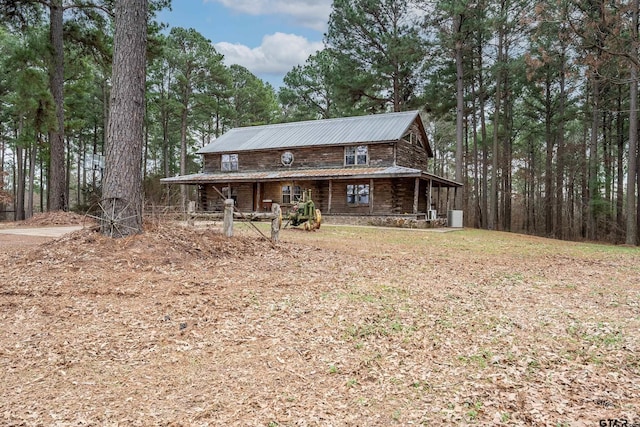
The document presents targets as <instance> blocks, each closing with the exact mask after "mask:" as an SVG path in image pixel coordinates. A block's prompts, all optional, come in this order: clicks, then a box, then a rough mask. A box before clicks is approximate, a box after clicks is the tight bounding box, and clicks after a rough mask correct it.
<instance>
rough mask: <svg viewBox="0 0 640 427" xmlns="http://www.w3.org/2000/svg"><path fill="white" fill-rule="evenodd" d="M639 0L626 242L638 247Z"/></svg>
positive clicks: (634, 23) (634, 31) (635, 22)
mask: <svg viewBox="0 0 640 427" xmlns="http://www.w3.org/2000/svg"><path fill="white" fill-rule="evenodd" d="M638 3H639V2H638V0H635V1H634V2H633V19H632V25H631V27H632V31H631V35H632V37H631V39H632V45H631V78H630V80H631V83H630V89H629V98H630V103H629V168H628V173H627V227H626V228H627V233H626V239H625V242H626V243H627V244H628V245H637V244H638V236H637V227H636V226H637V223H636V210H637V207H636V173H634V172H636V169H637V165H636V160H637V158H636V157H637V155H636V150H637V147H638V65H637V61H638V45H637V43H638Z"/></svg>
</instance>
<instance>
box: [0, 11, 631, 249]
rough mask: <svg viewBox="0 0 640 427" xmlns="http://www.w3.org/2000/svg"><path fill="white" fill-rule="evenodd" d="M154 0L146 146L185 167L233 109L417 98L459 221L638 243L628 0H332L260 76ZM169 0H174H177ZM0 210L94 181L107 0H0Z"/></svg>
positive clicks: (37, 207) (161, 198)
mask: <svg viewBox="0 0 640 427" xmlns="http://www.w3.org/2000/svg"><path fill="white" fill-rule="evenodd" d="M170 3H171V2H170V1H169V0H154V1H151V2H150V16H149V27H148V28H149V35H148V48H147V93H146V118H145V140H144V145H143V146H144V153H143V164H142V165H141V167H142V171H143V174H144V199H145V202H146V204H147V205H156V206H157V205H170V204H172V203H175V202H176V200H177V199H175V200H172V197H171V196H172V195H171V194H169V193H168V188H167V187H163V186H161V185H160V184H159V180H160V178H163V177H167V176H173V175H176V174H186V173H193V172H197V171H199V169H200V163H199V162H200V158H199V156H197V155H196V154H195V151H196V150H197V149H198V148H200V147H202V146H203V145H205V144H207V143H209V142H210V141H212V140H214V139H215V138H216V137H217V136H219V135H221V134H222V133H224V132H226V131H227V130H229V129H231V128H234V127H239V126H251V125H259V124H268V123H280V122H287V121H297V120H312V119H322V118H332V117H341V116H348V115H361V114H374V113H380V112H387V111H405V110H414V109H419V110H421V111H422V112H423V118H424V120H425V123H426V124H427V132H428V134H429V137H430V141H431V144H432V146H433V149H434V153H435V159H434V161H433V162H432V163H431V168H432V169H431V170H430V172H432V173H435V174H437V175H441V176H444V177H447V178H450V179H455V180H457V181H460V182H462V183H463V184H464V185H465V186H464V191H463V192H459V197H460V199H459V200H458V201H457V204H458V206H462V208H463V210H464V211H465V222H466V225H467V226H472V227H478V228H488V229H497V230H505V231H515V232H524V233H529V234H536V235H542V236H549V237H555V238H560V239H589V240H599V241H608V242H613V243H626V244H631V245H637V244H638V233H637V230H638V219H639V218H640V215H639V214H638V212H639V210H640V205H639V204H638V198H637V191H638V179H637V178H638V165H639V164H640V162H639V161H638V150H637V139H638V126H637V125H638V116H637V109H638V106H637V99H638V93H637V87H638V81H637V80H638V78H637V74H638V70H637V69H638V65H639V62H638V9H639V5H638V0H630V1H618V0H608V1H604V0H590V1H577V0H576V1H573V0H554V1H550V2H541V3H539V4H532V3H531V2H528V1H523V0H477V1H466V0H441V1H426V0H334V2H333V5H332V12H331V15H330V18H329V23H328V30H327V33H326V34H325V38H324V43H325V48H324V49H323V50H321V51H318V52H317V53H315V54H313V55H311V56H310V57H309V58H308V59H307V61H306V63H305V64H304V65H301V66H296V67H294V68H293V69H292V70H291V71H290V72H289V73H287V75H286V76H285V78H284V84H283V86H282V87H280V88H277V89H276V88H274V87H272V86H271V85H270V84H269V83H266V82H264V81H262V80H261V79H259V78H258V77H256V76H255V75H254V74H252V73H251V72H250V71H249V70H248V69H246V68H244V67H242V66H239V65H230V66H227V65H225V64H224V61H223V59H224V58H223V56H222V55H221V54H220V53H218V52H217V51H216V49H215V47H214V45H213V44H212V43H211V41H210V40H207V39H206V38H205V37H203V36H202V35H201V34H200V33H198V32H197V31H196V30H193V29H188V28H171V29H168V28H166V26H165V25H164V24H163V23H161V22H158V20H157V19H156V14H157V13H158V12H159V11H160V10H162V9H164V8H167V7H170ZM175 7H179V4H175ZM0 11H1V13H0V15H1V16H0V159H1V161H0V191H1V193H0V218H2V215H3V214H4V216H5V218H8V219H18V220H20V219H24V218H28V217H30V216H32V215H33V214H34V213H35V212H37V211H56V210H68V209H72V210H77V211H81V212H82V211H83V210H86V208H87V207H88V206H89V205H91V204H92V203H93V202H94V201H96V200H99V199H100V191H101V187H100V184H101V178H102V177H101V171H102V168H103V167H104V164H103V158H104V157H103V154H104V142H105V133H106V132H105V129H106V122H107V119H108V116H109V106H108V99H109V91H110V82H111V80H110V73H111V56H112V48H113V19H112V18H113V2H112V1H109V0H69V1H66V0H64V1H63V0H0Z"/></svg>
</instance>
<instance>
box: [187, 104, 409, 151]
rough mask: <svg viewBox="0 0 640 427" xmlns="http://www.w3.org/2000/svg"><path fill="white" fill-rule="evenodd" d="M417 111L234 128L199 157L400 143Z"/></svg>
mask: <svg viewBox="0 0 640 427" xmlns="http://www.w3.org/2000/svg"><path fill="white" fill-rule="evenodd" d="M419 117H420V116H419V114H418V111H406V112H401V113H387V114H375V115H370V116H359V117H345V118H340V119H326V120H311V121H305V122H294V123H282V124H275V125H265V126H252V127H243V128H235V129H232V130H230V131H228V132H227V133H225V134H224V135H222V136H220V137H219V138H218V139H216V140H215V141H213V142H211V143H210V144H208V145H207V146H205V147H203V148H202V149H200V151H198V154H207V153H225V152H238V151H248V150H269V149H279V148H280V149H281V148H293V147H310V146H323V145H341V144H357V143H365V142H384V141H397V140H399V139H401V138H402V137H403V136H404V135H405V133H406V132H407V130H408V129H409V126H411V124H412V123H413V122H414V120H416V118H419Z"/></svg>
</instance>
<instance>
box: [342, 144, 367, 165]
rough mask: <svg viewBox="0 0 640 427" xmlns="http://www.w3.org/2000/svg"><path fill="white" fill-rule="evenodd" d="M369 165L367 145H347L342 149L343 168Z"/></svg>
mask: <svg viewBox="0 0 640 427" xmlns="http://www.w3.org/2000/svg"><path fill="white" fill-rule="evenodd" d="M368 164H369V146H368V145H349V146H347V147H344V165H345V166H366V165H368Z"/></svg>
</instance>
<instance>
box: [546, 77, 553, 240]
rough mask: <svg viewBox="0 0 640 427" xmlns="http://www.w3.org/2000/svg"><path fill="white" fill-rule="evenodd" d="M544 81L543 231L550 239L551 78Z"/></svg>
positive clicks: (551, 178)
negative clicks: (545, 142) (544, 157)
mask: <svg viewBox="0 0 640 427" xmlns="http://www.w3.org/2000/svg"><path fill="white" fill-rule="evenodd" d="M546 76H547V78H546V80H545V100H544V107H545V108H544V113H545V114H544V115H545V120H544V122H545V123H544V124H545V132H544V133H545V139H546V141H547V152H546V159H545V168H544V169H545V171H544V230H545V235H546V236H547V237H550V236H551V235H552V234H553V231H554V229H553V193H554V192H553V145H554V138H553V131H552V130H551V128H552V123H551V120H552V116H553V112H552V108H553V107H552V105H551V104H552V101H551V78H550V76H549V72H547V73H546Z"/></svg>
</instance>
